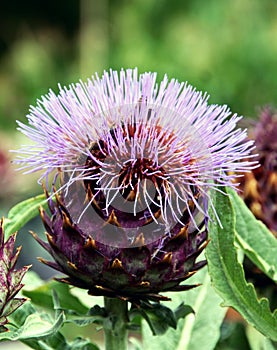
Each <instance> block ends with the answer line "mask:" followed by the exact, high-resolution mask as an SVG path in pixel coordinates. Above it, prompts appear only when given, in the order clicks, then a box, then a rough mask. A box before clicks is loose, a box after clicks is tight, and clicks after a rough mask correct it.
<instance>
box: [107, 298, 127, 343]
mask: <svg viewBox="0 0 277 350" xmlns="http://www.w3.org/2000/svg"><path fill="white" fill-rule="evenodd" d="M104 303H105V309H106V311H107V312H108V315H109V320H110V322H108V323H107V324H106V325H105V323H104V325H103V328H104V333H105V349H106V350H127V349H128V330H127V323H128V302H127V301H124V300H120V299H116V298H107V297H104Z"/></svg>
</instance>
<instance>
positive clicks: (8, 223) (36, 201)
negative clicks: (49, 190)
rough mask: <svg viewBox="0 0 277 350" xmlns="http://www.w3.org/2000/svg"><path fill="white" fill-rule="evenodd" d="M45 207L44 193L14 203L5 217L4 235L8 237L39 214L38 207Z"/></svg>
mask: <svg viewBox="0 0 277 350" xmlns="http://www.w3.org/2000/svg"><path fill="white" fill-rule="evenodd" d="M40 206H42V207H44V208H46V207H47V200H46V198H45V194H40V195H38V196H35V197H32V198H29V199H26V200H24V201H23V202H20V203H18V204H16V205H15V206H14V207H13V208H11V209H10V211H9V213H8V217H7V218H6V219H5V236H6V238H8V237H9V236H10V235H12V234H13V233H14V232H16V231H18V230H20V229H21V228H22V227H23V226H24V225H25V224H26V223H27V222H28V221H30V220H31V219H33V218H34V217H36V216H37V215H38V214H39V211H38V208H39V207H40Z"/></svg>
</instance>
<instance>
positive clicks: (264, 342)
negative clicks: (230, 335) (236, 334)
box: [246, 325, 277, 350]
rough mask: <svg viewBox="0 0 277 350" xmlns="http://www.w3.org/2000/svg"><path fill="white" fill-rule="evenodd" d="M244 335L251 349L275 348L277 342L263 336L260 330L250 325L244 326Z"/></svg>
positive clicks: (272, 349)
mask: <svg viewBox="0 0 277 350" xmlns="http://www.w3.org/2000/svg"><path fill="white" fill-rule="evenodd" d="M246 335H247V338H248V341H249V344H250V347H251V350H276V349H277V343H276V342H275V344H274V343H273V342H272V341H271V340H270V339H268V338H266V337H265V336H263V335H262V334H261V333H260V332H258V331H256V329H255V328H253V327H252V326H250V325H247V327H246Z"/></svg>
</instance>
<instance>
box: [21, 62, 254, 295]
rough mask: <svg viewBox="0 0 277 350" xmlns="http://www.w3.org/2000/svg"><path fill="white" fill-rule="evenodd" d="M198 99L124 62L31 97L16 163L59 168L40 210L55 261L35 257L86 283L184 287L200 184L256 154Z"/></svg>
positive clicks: (204, 205)
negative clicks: (28, 142)
mask: <svg viewBox="0 0 277 350" xmlns="http://www.w3.org/2000/svg"><path fill="white" fill-rule="evenodd" d="M207 100H208V97H207V95H206V94H204V95H202V93H201V92H197V91H196V90H195V89H193V88H192V87H191V86H190V85H187V84H184V83H179V82H178V81H176V80H174V79H172V80H171V81H168V79H167V77H166V76H165V77H164V79H163V80H162V82H161V83H160V84H158V83H157V82H156V74H155V73H145V74H142V75H138V73H137V70H136V69H135V70H127V71H124V70H122V71H121V72H120V73H117V72H114V71H110V72H109V73H107V72H105V73H104V74H103V76H102V78H99V77H98V76H97V75H96V76H95V77H93V78H92V79H91V80H88V81H87V82H86V83H83V82H80V83H78V84H76V85H71V86H70V87H69V88H61V87H60V92H59V94H58V95H55V94H54V93H53V92H52V91H50V93H49V94H48V95H47V96H45V97H42V99H41V100H40V101H38V105H37V106H36V107H31V110H30V114H29V116H28V120H29V124H30V125H25V124H23V123H20V122H19V129H20V130H21V131H22V132H23V133H24V134H26V135H27V136H28V137H29V138H31V139H32V140H33V141H35V143H36V144H35V145H34V146H29V147H24V148H23V149H22V150H20V151H19V152H20V153H21V156H19V157H18V158H17V160H16V162H17V163H19V164H21V165H22V168H23V169H27V172H28V171H37V170H40V171H43V175H42V178H44V177H45V178H46V179H48V178H49V175H50V173H51V172H53V171H54V172H55V173H56V175H58V174H60V175H61V176H60V179H61V184H60V185H59V184H58V181H57V178H58V177H57V176H55V178H54V184H55V185H56V186H58V189H57V192H58V193H59V195H57V202H56V204H55V203H54V202H52V199H51V195H50V199H49V206H50V210H51V213H52V217H48V215H47V214H46V213H44V212H42V213H41V216H42V218H43V221H44V225H45V227H46V230H47V232H48V236H47V237H48V242H49V245H47V244H46V243H43V242H41V241H40V243H41V244H42V245H43V246H44V247H45V248H46V249H47V250H48V251H49V252H50V254H51V255H52V256H53V257H54V259H55V260H56V263H50V262H46V263H47V264H49V265H51V266H52V267H54V268H57V269H58V270H61V271H63V272H65V273H66V274H68V275H69V276H70V277H69V279H67V281H68V282H70V283H72V284H75V285H78V286H81V287H83V288H87V289H89V291H90V293H92V294H101V293H102V294H104V295H109V296H120V297H123V298H127V299H129V300H132V299H140V298H148V299H151V298H152V299H157V298H158V297H157V295H158V293H159V292H160V291H167V290H182V289H184V288H187V287H185V286H181V285H180V283H181V282H182V281H183V280H185V279H186V278H187V277H188V276H190V275H191V273H193V272H194V271H197V269H198V268H199V267H200V266H203V264H204V263H203V262H200V263H197V262H196V257H197V256H198V255H199V254H200V252H201V250H202V248H203V246H204V245H205V243H204V242H205V240H206V223H207V221H208V220H209V215H208V204H209V202H210V198H209V189H211V188H215V189H220V187H221V186H226V185H227V186H235V185H234V182H233V181H232V180H233V178H234V177H235V176H236V175H234V174H236V172H237V171H241V172H245V171H249V170H250V169H251V168H253V166H254V165H255V164H256V163H255V162H254V161H251V160H249V159H248V160H246V158H249V157H250V158H251V156H250V153H251V150H252V149H253V141H245V140H246V131H245V130H244V131H242V130H240V129H236V124H237V122H238V121H239V120H240V117H237V116H236V115H233V116H230V114H231V113H230V111H229V109H228V108H227V106H217V105H208V103H207ZM56 194H57V193H56ZM211 205H212V203H211ZM114 274H116V276H118V278H117V280H116V281H114V277H112V276H114ZM153 295H154V296H155V297H153ZM151 296H152V297H151Z"/></svg>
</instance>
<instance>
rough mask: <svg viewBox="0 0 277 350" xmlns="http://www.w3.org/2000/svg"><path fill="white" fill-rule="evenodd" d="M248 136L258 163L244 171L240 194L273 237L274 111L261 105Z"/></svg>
mask: <svg viewBox="0 0 277 350" xmlns="http://www.w3.org/2000/svg"><path fill="white" fill-rule="evenodd" d="M251 136H252V138H253V139H255V143H256V147H257V153H258V160H259V163H260V167H258V168H256V169H253V170H252V171H251V172H249V173H246V174H244V177H243V178H242V181H241V184H240V189H241V195H242V197H243V199H244V201H245V203H246V204H247V206H248V207H249V208H250V209H251V211H252V212H253V214H254V215H255V216H256V217H257V218H258V219H260V220H262V221H263V222H264V224H265V225H266V226H267V227H268V228H269V229H270V230H271V231H272V233H273V234H274V235H275V236H276V237H277V113H276V112H275V111H274V110H272V109H270V108H265V109H264V110H263V111H262V113H261V115H260V118H259V120H258V122H257V124H256V126H255V128H254V130H253V131H252V135H251Z"/></svg>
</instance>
